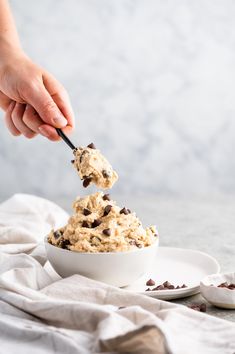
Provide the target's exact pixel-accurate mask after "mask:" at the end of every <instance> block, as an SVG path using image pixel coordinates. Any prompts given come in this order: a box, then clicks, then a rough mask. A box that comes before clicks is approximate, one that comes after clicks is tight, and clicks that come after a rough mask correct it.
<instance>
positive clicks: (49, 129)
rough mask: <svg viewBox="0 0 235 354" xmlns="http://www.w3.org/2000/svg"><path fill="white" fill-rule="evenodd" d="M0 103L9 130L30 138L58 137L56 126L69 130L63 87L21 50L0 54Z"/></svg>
mask: <svg viewBox="0 0 235 354" xmlns="http://www.w3.org/2000/svg"><path fill="white" fill-rule="evenodd" d="M0 107H1V108H2V109H3V110H4V111H5V122H6V125H7V127H8V129H9V131H10V132H11V133H12V134H13V135H14V136H18V135H21V134H23V135H24V136H25V137H27V138H29V139H30V138H33V137H34V136H36V135H37V134H42V135H43V136H45V137H47V138H48V139H50V140H52V141H57V140H60V137H59V136H58V134H57V132H56V130H55V128H62V129H63V131H64V132H65V133H66V134H69V133H70V132H71V131H72V129H73V128H74V118H73V111H72V108H71V104H70V101H69V97H68V94H67V92H66V91H65V89H64V87H63V86H62V85H61V84H60V83H59V82H58V81H57V80H56V79H55V78H54V77H53V76H52V75H51V74H49V73H48V72H46V71H45V70H44V69H42V68H40V67H39V66H38V65H36V64H34V63H33V62H32V61H31V60H30V59H29V58H28V57H27V56H26V55H25V54H24V53H23V52H20V53H17V54H15V53H13V54H12V53H11V54H9V53H8V55H7V56H6V58H5V59H4V56H3V58H0Z"/></svg>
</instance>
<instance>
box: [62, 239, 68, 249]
mask: <svg viewBox="0 0 235 354" xmlns="http://www.w3.org/2000/svg"><path fill="white" fill-rule="evenodd" d="M69 245H70V241H69V240H65V239H63V240H61V242H60V247H61V248H63V249H68V246H69Z"/></svg>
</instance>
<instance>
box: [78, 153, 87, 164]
mask: <svg viewBox="0 0 235 354" xmlns="http://www.w3.org/2000/svg"><path fill="white" fill-rule="evenodd" d="M85 154H88V151H86V150H83V152H82V153H81V155H80V158H79V161H80V163H81V162H82V159H83V156H84V155H85Z"/></svg>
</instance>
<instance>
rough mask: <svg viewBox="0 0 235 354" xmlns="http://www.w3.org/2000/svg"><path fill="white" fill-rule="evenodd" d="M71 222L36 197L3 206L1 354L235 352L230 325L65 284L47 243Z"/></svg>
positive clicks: (103, 288)
mask: <svg viewBox="0 0 235 354" xmlns="http://www.w3.org/2000/svg"><path fill="white" fill-rule="evenodd" d="M67 218H68V215H67V214H66V213H65V212H64V211H63V210H62V209H60V208H59V207H57V206H56V205H55V204H53V203H51V202H49V201H46V200H44V199H41V198H37V197H34V196H29V195H23V194H21V195H20V194H19V195H15V196H14V197H12V198H11V199H9V200H8V201H7V202H5V203H3V204H2V205H0V312H1V315H0V343H1V345H0V353H4V354H5V353H9V354H11V353H14V354H15V353H18V354H21V353H22V354H28V353H30V354H32V353H33V354H39V353H63V354H66V353H69V354H73V353H103V352H105V353H139V354H152V353H154V354H158V353H159V354H160V353H161V354H163V353H176V354H188V353H190V354H194V353H195V354H199V353H203V354H207V353H208V354H210V353H211V354H212V353H213V354H217V353H218V354H222V353H223V354H232V353H234V352H235V341H234V337H235V336H234V333H235V326H234V324H232V323H230V322H227V321H223V320H219V319H216V318H213V317H211V316H208V315H206V314H202V313H198V312H195V311H193V310H190V309H187V308H186V307H183V306H177V305H174V304H172V303H168V302H164V301H160V300H157V299H153V298H150V297H147V296H142V295H138V294H131V293H129V292H127V291H124V290H121V289H117V288H115V287H110V286H107V285H105V284H102V283H98V282H95V281H92V280H90V279H87V278H84V277H82V276H79V275H74V276H72V277H70V278H67V279H61V278H59V276H58V275H57V274H56V273H55V272H54V271H53V270H52V268H51V267H50V265H49V264H48V262H46V258H45V253H44V247H43V245H42V244H41V245H40V242H42V240H43V237H44V235H45V234H47V233H48V231H49V230H50V228H51V227H55V228H57V227H60V226H61V225H63V224H64V223H65V222H66V221H67ZM45 262H46V263H45ZM114 276H115V274H114ZM120 307H122V308H120ZM123 307H124V308H123Z"/></svg>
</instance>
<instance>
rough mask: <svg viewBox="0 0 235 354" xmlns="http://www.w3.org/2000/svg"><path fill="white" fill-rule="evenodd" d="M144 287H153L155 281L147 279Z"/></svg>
mask: <svg viewBox="0 0 235 354" xmlns="http://www.w3.org/2000/svg"><path fill="white" fill-rule="evenodd" d="M146 285H147V286H153V285H155V281H154V280H153V279H149V280H148V281H146Z"/></svg>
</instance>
